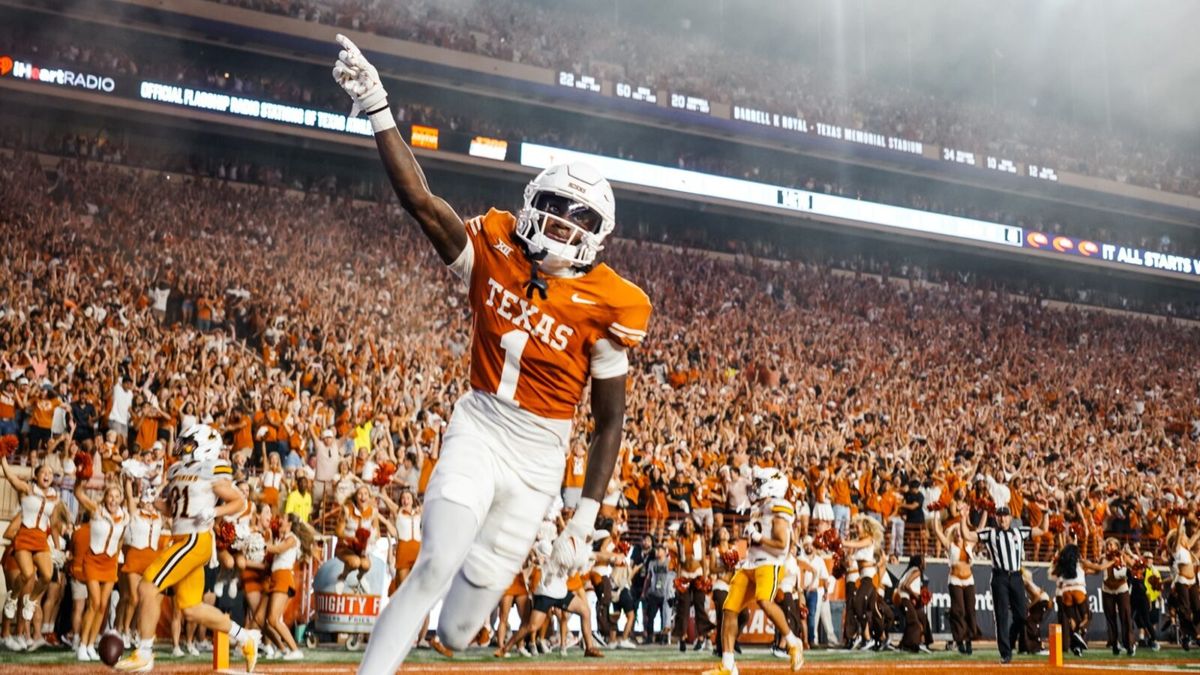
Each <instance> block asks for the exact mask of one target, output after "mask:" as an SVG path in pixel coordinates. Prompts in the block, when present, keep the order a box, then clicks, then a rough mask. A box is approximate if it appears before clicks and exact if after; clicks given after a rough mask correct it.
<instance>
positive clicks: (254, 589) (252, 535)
mask: <svg viewBox="0 0 1200 675" xmlns="http://www.w3.org/2000/svg"><path fill="white" fill-rule="evenodd" d="M254 508H255V509H256V511H257V513H255V514H252V515H250V516H246V515H244V514H243V515H242V516H239V518H238V521H236V522H235V525H234V527H235V528H240V529H238V538H237V540H236V541H235V542H234V544H233V547H232V548H234V549H235V550H236V551H237V554H236V555H235V556H234V560H235V565H236V567H237V568H238V569H239V570H240V575H241V582H242V590H243V591H244V592H245V594H246V621H245V622H244V623H245V625H246V626H250V627H257V628H260V629H262V630H264V631H266V625H265V622H266V611H267V607H266V603H265V602H264V599H263V591H264V590H265V589H266V587H267V584H268V583H269V581H270V577H271V570H270V569H268V567H267V564H266V559H267V558H266V556H267V536H269V533H270V531H271V525H270V523H271V517H272V516H271V509H270V508H269V507H267V506H266V505H264V504H258V505H256V506H255V507H254ZM264 634H269V632H267V633H264ZM263 646H264V647H266V648H267V652H268V657H270V656H271V655H272V654H273V649H272V648H271V647H270V642H264V643H263Z"/></svg>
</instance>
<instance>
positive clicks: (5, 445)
mask: <svg viewBox="0 0 1200 675" xmlns="http://www.w3.org/2000/svg"><path fill="white" fill-rule="evenodd" d="M20 445H21V441H20V440H19V439H18V438H17V437H16V436H14V435H12V434H9V435H7V436H4V437H0V457H8V456H9V455H11V454H13V453H14V452H16V451H17V448H18V447H19V446H20Z"/></svg>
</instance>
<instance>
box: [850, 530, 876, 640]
mask: <svg viewBox="0 0 1200 675" xmlns="http://www.w3.org/2000/svg"><path fill="white" fill-rule="evenodd" d="M853 526H854V530H855V531H856V533H857V534H858V538H857V539H851V540H849V541H845V542H842V548H843V549H846V550H847V551H850V554H849V558H848V561H847V565H849V561H850V560H852V561H854V565H855V572H856V576H857V578H858V583H857V584H856V585H855V586H854V592H853V593H851V591H850V585H849V583H847V585H846V606H847V611H849V612H852V613H853V614H854V617H853V620H852V622H851V620H850V619H849V618H848V619H847V626H848V627H852V628H853V630H854V633H853V634H849V633H848V634H847V636H846V640H847V644H851V643H850V639H852V638H855V637H857V641H856V642H854V643H853V648H854V649H870V648H871V647H874V646H875V644H874V642H873V641H872V640H870V638H869V637H868V635H867V633H868V630H869V627H870V625H871V623H872V618H873V617H874V615H875V596H876V592H875V576H876V574H878V573H879V570H880V568H881V567H882V563H883V561H882V560H880V555H881V554H882V551H883V549H882V546H883V526H882V525H880V524H879V521H877V520H875V519H874V518H871V517H870V516H858V517H856V518H855V519H854V523H853ZM847 569H849V568H848V567H847ZM848 579H849V572H847V580H848Z"/></svg>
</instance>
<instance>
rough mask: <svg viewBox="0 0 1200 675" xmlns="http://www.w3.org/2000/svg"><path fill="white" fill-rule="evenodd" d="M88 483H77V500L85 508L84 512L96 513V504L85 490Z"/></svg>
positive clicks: (80, 481) (81, 481) (78, 481)
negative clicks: (84, 485)
mask: <svg viewBox="0 0 1200 675" xmlns="http://www.w3.org/2000/svg"><path fill="white" fill-rule="evenodd" d="M86 482H87V481H85V480H77V481H75V499H77V500H78V501H79V505H80V506H82V507H83V510H84V511H87V512H88V513H95V511H96V502H95V501H94V500H93V499H92V498H91V497H89V496H87V492H86V491H85V490H84V489H83V484H84V483H86Z"/></svg>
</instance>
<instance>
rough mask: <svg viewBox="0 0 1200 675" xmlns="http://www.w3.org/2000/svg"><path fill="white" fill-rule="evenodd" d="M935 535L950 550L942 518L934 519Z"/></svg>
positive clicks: (962, 520)
mask: <svg viewBox="0 0 1200 675" xmlns="http://www.w3.org/2000/svg"><path fill="white" fill-rule="evenodd" d="M959 520H960V521H961V522H963V523H966V521H967V519H966V518H960V519H959ZM960 527H961V526H960ZM963 531H964V532H965V531H966V530H965V529H964V530H963ZM933 533H934V534H935V535H937V540H938V541H939V542H941V544H942V547H943V548H950V538H949V537H947V536H946V531H945V530H943V529H942V519H941V518H934V519H933ZM843 545H844V544H843Z"/></svg>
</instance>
